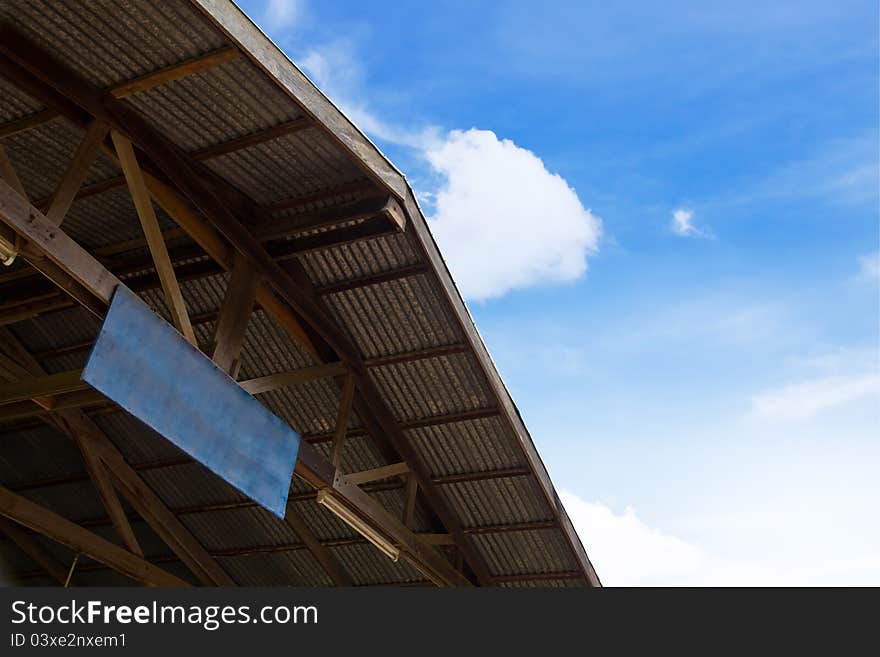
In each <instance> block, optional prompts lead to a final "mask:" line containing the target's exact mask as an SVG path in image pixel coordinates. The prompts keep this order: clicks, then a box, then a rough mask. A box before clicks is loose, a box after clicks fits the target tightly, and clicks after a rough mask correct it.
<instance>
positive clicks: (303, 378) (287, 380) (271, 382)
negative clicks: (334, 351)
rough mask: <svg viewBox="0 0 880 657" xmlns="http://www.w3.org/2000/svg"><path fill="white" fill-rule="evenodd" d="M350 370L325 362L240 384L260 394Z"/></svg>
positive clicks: (343, 366)
mask: <svg viewBox="0 0 880 657" xmlns="http://www.w3.org/2000/svg"><path fill="white" fill-rule="evenodd" d="M347 371H348V370H347V369H346V367H345V365H344V364H343V363H324V364H322V365H315V366H314V367H304V368H301V369H297V370H292V371H289V372H280V373H278V374H269V375H268V376H261V377H258V378H256V379H249V380H248V381H241V382H240V383H239V385H241V387H242V388H244V389H245V390H247V391H248V392H249V393H251V394H252V395H258V394H260V393H263V392H268V391H270V390H277V389H278V388H285V387H287V386H293V385H301V384H303V383H307V382H309V381H315V380H316V379H325V378H328V377H332V376H341V375H343V374H345V373H346V372H347Z"/></svg>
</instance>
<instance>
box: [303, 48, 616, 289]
mask: <svg viewBox="0 0 880 657" xmlns="http://www.w3.org/2000/svg"><path fill="white" fill-rule="evenodd" d="M297 61H298V62H299V64H300V65H301V66H302V68H303V70H305V72H306V73H307V74H308V75H309V77H311V78H312V79H313V80H314V81H315V83H316V84H317V85H318V86H319V87H320V88H321V90H322V91H323V92H325V93H326V94H327V95H328V97H330V98H331V99H332V100H333V102H334V103H336V105H337V106H338V107H339V108H340V109H341V110H342V111H343V113H345V115H346V116H348V117H349V118H350V119H351V120H352V121H353V122H354V124H355V125H356V126H358V128H360V129H361V130H363V131H364V132H366V133H367V134H368V135H369V136H370V137H373V138H376V139H379V140H381V141H383V142H387V143H392V144H396V145H398V146H404V147H407V148H410V149H413V150H414V151H415V153H417V154H419V155H420V156H422V157H423V158H424V160H425V161H426V162H427V163H428V164H429V165H430V167H431V171H430V174H431V175H429V176H428V178H429V179H430V180H431V183H430V184H428V185H426V187H428V188H427V189H420V190H418V197H419V199H420V200H422V201H424V202H426V203H427V204H428V205H429V206H433V207H434V209H435V211H434V214H433V216H432V217H429V223H430V227H431V231H432V233H433V234H434V236H435V237H436V238H437V241H438V243H439V244H440V249H441V251H442V253H443V256H444V257H445V258H446V261H447V263H448V264H449V268H450V270H451V271H452V275H453V278H454V279H455V282H456V284H457V285H458V287H459V289H460V291H461V292H462V295H463V296H464V297H465V298H468V299H472V300H485V299H490V298H495V297H500V296H502V295H504V294H506V293H507V292H509V291H511V290H515V289H522V288H525V287H529V286H533V285H539V284H543V283H558V282H566V281H573V280H576V279H577V278H579V277H581V276H582V275H583V274H584V272H585V271H586V269H587V256H588V255H589V254H590V253H592V252H594V251H595V250H596V249H597V247H598V241H599V235H600V232H601V227H600V221H599V219H598V218H597V217H596V216H594V215H593V214H592V213H591V212H590V211H589V210H588V209H585V208H584V206H583V205H582V204H581V201H580V199H579V198H578V196H577V194H576V193H575V191H574V190H573V189H572V188H571V187H570V186H569V185H568V183H567V182H566V181H565V180H564V179H563V178H562V177H561V176H559V175H558V174H553V173H550V172H549V171H548V170H547V168H546V167H545V166H544V163H543V162H542V161H541V159H540V158H539V157H538V156H537V155H535V154H534V153H532V152H531V151H528V150H526V149H524V148H521V147H519V146H517V145H516V144H514V143H513V142H512V141H510V140H507V139H499V138H498V137H497V136H496V135H495V133H493V132H491V131H488V130H477V129H470V130H466V131H462V130H452V131H450V132H447V133H444V132H443V131H441V130H440V129H439V128H437V127H436V126H422V127H410V126H404V125H400V124H397V123H389V122H386V121H383V120H381V119H380V118H378V117H377V116H376V115H375V114H374V113H373V112H372V111H371V109H370V108H369V106H368V104H367V103H366V102H365V101H364V100H362V98H363V97H364V96H365V94H364V93H363V88H364V86H365V85H364V72H363V69H362V67H361V66H360V64H359V62H358V59H357V57H356V56H355V55H354V51H353V48H352V46H351V44H350V43H349V42H347V41H345V40H337V41H334V42H331V43H326V44H323V45H322V46H320V47H319V48H313V49H312V50H310V51H308V52H307V53H305V54H304V55H303V56H301V57H298V58H297Z"/></svg>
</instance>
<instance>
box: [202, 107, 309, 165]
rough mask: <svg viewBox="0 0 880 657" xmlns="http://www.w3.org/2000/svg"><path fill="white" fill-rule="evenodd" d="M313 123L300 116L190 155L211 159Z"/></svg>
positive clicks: (285, 134)
mask: <svg viewBox="0 0 880 657" xmlns="http://www.w3.org/2000/svg"><path fill="white" fill-rule="evenodd" d="M313 125H314V124H313V123H312V121H310V120H309V119H307V118H306V117H299V118H297V119H293V120H292V121H285V122H284V123H279V124H278V125H274V126H272V127H270V128H265V129H263V130H258V131H256V132H252V133H250V134H247V135H242V136H241V137H236V138H235V139H230V140H229V141H224V142H221V143H219V144H215V145H214V146H207V147H205V148H201V149H199V150H197V151H195V152H194V153H191V154H190V157H192V158H193V159H194V160H210V159H212V158H215V157H220V156H221V155H228V154H229V153H234V152H235V151H240V150H242V149H244V148H250V147H251V146H256V145H257V144H262V143H264V142H267V141H271V140H273V139H277V138H279V137H284V136H287V135H292V134H294V133H296V132H300V131H302V130H305V129H306V128H311V127H312V126H313Z"/></svg>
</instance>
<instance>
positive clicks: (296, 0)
mask: <svg viewBox="0 0 880 657" xmlns="http://www.w3.org/2000/svg"><path fill="white" fill-rule="evenodd" d="M303 9H304V3H303V2H302V0H268V1H267V2H266V8H265V9H264V11H263V22H264V23H265V24H266V26H267V27H268V28H269V29H273V30H280V29H284V28H287V27H290V26H291V25H294V24H295V23H296V22H297V21H298V20H299V19H300V18H301V17H302V13H303Z"/></svg>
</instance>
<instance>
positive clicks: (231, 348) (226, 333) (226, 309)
mask: <svg viewBox="0 0 880 657" xmlns="http://www.w3.org/2000/svg"><path fill="white" fill-rule="evenodd" d="M234 260H235V262H234V264H233V266H232V273H231V274H230V278H229V286H228V287H227V288H226V296H225V297H224V298H223V305H222V307H221V308H220V316H219V318H218V319H217V329H216V331H215V332H214V353H213V355H212V356H211V359H212V360H213V361H214V362H215V363H217V366H218V367H219V368H220V369H222V370H223V371H224V372H226V373H227V374H229V376H231V377H232V378H233V379H235V378H238V369H239V365H240V360H239V356H240V354H241V345H242V343H243V342H244V334H245V331H246V330H247V325H248V320H249V319H250V317H251V312H253V308H254V299H255V298H256V294H257V284H258V283H259V282H260V278H259V276H258V275H257V273H256V271H254V268H253V267H252V266H251V265H250V262H248V260H247V259H246V258H244V257H243V256H242V255H241V254H236V256H235V258H234Z"/></svg>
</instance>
